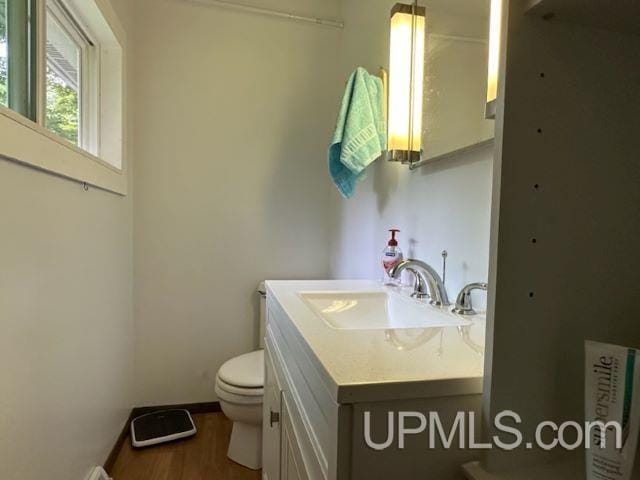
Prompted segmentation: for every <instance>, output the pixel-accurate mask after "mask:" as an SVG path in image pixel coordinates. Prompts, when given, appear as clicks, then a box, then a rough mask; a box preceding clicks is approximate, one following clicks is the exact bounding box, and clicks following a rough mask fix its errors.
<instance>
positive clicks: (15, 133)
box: [0, 105, 127, 195]
mask: <svg viewBox="0 0 640 480" xmlns="http://www.w3.org/2000/svg"><path fill="white" fill-rule="evenodd" d="M0 157H1V158H3V159H5V160H10V161H15V162H18V163H21V164H25V165H28V166H31V167H34V168H37V169H39V170H44V171H46V172H51V173H54V174H56V175H60V176H62V177H65V178H69V179H72V180H75V181H78V182H82V183H86V184H88V185H92V186H95V187H98V188H101V189H103V190H107V191H110V192H113V193H117V194H119V195H126V194H127V176H126V174H125V168H124V165H123V169H122V170H120V169H118V168H116V167H114V166H113V165H111V164H109V163H108V162H106V161H104V160H101V159H100V158H98V157H96V156H95V155H92V154H91V153H89V152H87V151H85V150H83V149H81V148H79V147H77V146H76V145H73V144H72V143H70V142H68V141H67V140H65V139H63V138H61V137H59V136H57V135H56V134H54V133H51V132H49V131H48V130H47V129H45V128H44V127H42V126H40V125H38V124H36V123H35V122H32V121H31V120H29V119H27V118H25V117H22V116H21V115H19V114H17V113H15V112H13V111H12V110H9V109H8V108H6V107H4V106H1V105H0Z"/></svg>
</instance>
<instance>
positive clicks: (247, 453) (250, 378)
mask: <svg viewBox="0 0 640 480" xmlns="http://www.w3.org/2000/svg"><path fill="white" fill-rule="evenodd" d="M258 292H259V293H260V346H261V347H263V346H264V345H263V342H264V328H265V303H266V300H265V290H264V284H261V285H260V288H259V289H258ZM215 390H216V395H218V399H219V400H220V406H221V407H222V411H223V412H224V414H225V415H226V416H227V418H229V420H231V421H232V422H233V430H232V432H231V440H230V442H229V450H228V452H227V456H228V457H229V458H230V459H231V460H233V461H234V462H236V463H239V464H240V465H244V466H245V467H248V468H251V469H253V470H258V469H260V468H262V397H263V393H264V350H257V351H255V352H251V353H246V354H244V355H240V356H239V357H235V358H232V359H231V360H228V361H227V362H225V363H224V365H222V367H220V370H218V375H217V376H216V386H215Z"/></svg>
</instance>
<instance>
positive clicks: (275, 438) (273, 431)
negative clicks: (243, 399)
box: [262, 348, 282, 480]
mask: <svg viewBox="0 0 640 480" xmlns="http://www.w3.org/2000/svg"><path fill="white" fill-rule="evenodd" d="M264 359H265V381H264V398H263V407H262V408H263V411H262V478H263V480H280V430H281V426H280V425H281V408H280V404H281V398H282V388H281V387H280V383H279V382H278V377H277V376H276V372H275V367H274V364H273V360H272V358H271V354H270V353H269V349H268V348H267V349H266V350H265V356H264Z"/></svg>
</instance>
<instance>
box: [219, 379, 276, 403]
mask: <svg viewBox="0 0 640 480" xmlns="http://www.w3.org/2000/svg"><path fill="white" fill-rule="evenodd" d="M215 390H216V395H218V398H219V399H220V400H222V401H225V402H228V403H234V404H237V405H257V404H260V403H262V397H263V394H264V389H263V388H244V389H243V388H238V387H234V386H233V385H229V384H226V383H224V381H222V380H220V378H219V377H218V378H216V385H215Z"/></svg>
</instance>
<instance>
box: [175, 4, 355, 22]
mask: <svg viewBox="0 0 640 480" xmlns="http://www.w3.org/2000/svg"><path fill="white" fill-rule="evenodd" d="M180 1H182V2H188V3H195V4H198V5H203V6H205V7H219V8H228V9H231V10H238V11H241V12H247V13H255V14H258V15H267V16H270V17H278V18H285V19H287V20H293V21H296V22H303V23H311V24H314V25H323V26H325V27H333V28H344V22H340V21H336V20H329V19H326V18H316V17H306V16H304V15H296V14H293V13H287V12H281V11H278V10H271V9H268V8H260V7H253V6H251V5H245V4H242V3H235V2H227V1H224V0H180Z"/></svg>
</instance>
